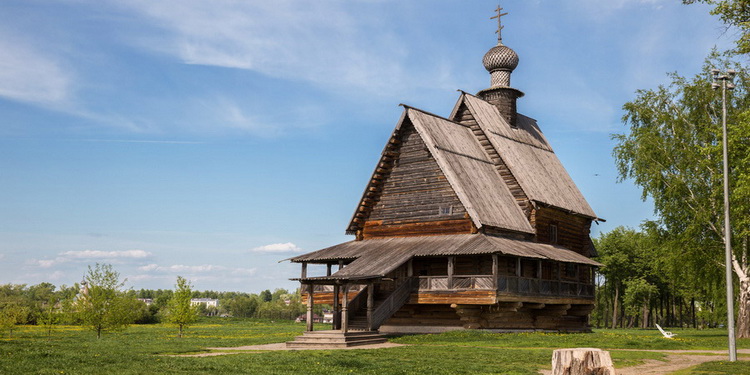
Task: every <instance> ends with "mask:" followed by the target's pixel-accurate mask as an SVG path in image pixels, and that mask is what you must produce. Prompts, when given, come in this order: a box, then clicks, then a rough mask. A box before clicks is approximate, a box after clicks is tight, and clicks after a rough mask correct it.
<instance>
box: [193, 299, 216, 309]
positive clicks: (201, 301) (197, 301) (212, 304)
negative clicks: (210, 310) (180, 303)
mask: <svg viewBox="0 0 750 375" xmlns="http://www.w3.org/2000/svg"><path fill="white" fill-rule="evenodd" d="M195 305H205V306H206V307H217V308H218V307H219V300H218V299H213V298H191V299H190V306H195Z"/></svg>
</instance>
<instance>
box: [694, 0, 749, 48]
mask: <svg viewBox="0 0 750 375" xmlns="http://www.w3.org/2000/svg"><path fill="white" fill-rule="evenodd" d="M683 3H685V4H693V3H706V4H710V5H713V6H714V8H713V9H712V10H711V14H713V15H718V16H719V17H720V18H721V21H722V22H724V24H725V25H727V27H728V28H732V27H733V28H736V30H737V31H739V32H738V34H739V39H737V42H736V43H737V52H739V53H750V1H748V0H683Z"/></svg>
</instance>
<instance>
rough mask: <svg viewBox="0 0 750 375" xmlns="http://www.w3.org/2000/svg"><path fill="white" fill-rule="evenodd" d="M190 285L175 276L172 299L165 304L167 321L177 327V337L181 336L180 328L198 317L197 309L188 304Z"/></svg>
mask: <svg viewBox="0 0 750 375" xmlns="http://www.w3.org/2000/svg"><path fill="white" fill-rule="evenodd" d="M192 294H193V292H192V286H191V285H190V282H188V281H187V280H185V278H183V277H182V276H177V284H176V285H175V289H174V294H172V299H170V300H169V303H168V304H167V321H168V322H169V323H172V324H175V325H177V326H178V327H179V333H178V334H177V336H178V337H182V330H183V328H186V327H188V326H190V325H191V324H193V323H194V322H195V321H196V320H197V319H198V309H197V307H196V306H192V305H191V304H190V299H191V298H192Z"/></svg>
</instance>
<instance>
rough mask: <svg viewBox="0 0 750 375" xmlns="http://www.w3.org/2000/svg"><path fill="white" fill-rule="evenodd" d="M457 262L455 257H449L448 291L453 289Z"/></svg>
mask: <svg viewBox="0 0 750 375" xmlns="http://www.w3.org/2000/svg"><path fill="white" fill-rule="evenodd" d="M455 261H456V258H455V257H448V289H453V266H454V264H455Z"/></svg>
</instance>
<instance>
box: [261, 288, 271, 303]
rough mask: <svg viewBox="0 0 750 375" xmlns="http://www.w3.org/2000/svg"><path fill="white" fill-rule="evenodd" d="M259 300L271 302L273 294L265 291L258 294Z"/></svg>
mask: <svg viewBox="0 0 750 375" xmlns="http://www.w3.org/2000/svg"><path fill="white" fill-rule="evenodd" d="M260 299H261V301H263V302H271V301H272V300H273V294H271V291H270V290H268V289H266V290H264V291H262V292H260Z"/></svg>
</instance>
